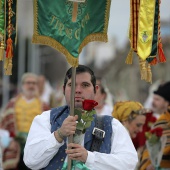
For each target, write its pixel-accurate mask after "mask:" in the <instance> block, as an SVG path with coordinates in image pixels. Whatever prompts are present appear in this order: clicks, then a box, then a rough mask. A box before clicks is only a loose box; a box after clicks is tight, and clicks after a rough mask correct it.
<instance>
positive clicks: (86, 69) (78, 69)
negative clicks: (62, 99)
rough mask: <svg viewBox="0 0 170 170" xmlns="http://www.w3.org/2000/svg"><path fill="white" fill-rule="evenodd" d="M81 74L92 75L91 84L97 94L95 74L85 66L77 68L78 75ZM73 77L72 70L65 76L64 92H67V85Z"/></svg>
mask: <svg viewBox="0 0 170 170" xmlns="http://www.w3.org/2000/svg"><path fill="white" fill-rule="evenodd" d="M80 73H89V74H90V75H91V83H92V84H93V87H94V93H96V88H95V87H96V77H95V75H94V72H93V71H92V70H91V69H90V68H89V67H87V66H85V65H78V67H76V74H80ZM71 76H72V68H70V69H69V70H68V71H67V72H66V75H65V78H64V91H65V87H66V84H67V82H68V80H69V79H70V78H71Z"/></svg>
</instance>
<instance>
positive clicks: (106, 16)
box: [103, 0, 111, 33]
mask: <svg viewBox="0 0 170 170" xmlns="http://www.w3.org/2000/svg"><path fill="white" fill-rule="evenodd" d="M110 5H111V0H107V1H106V9H105V17H104V20H105V21H104V28H103V32H104V33H107V30H108V24H109V16H110Z"/></svg>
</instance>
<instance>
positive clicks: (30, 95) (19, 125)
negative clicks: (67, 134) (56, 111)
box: [0, 73, 49, 170]
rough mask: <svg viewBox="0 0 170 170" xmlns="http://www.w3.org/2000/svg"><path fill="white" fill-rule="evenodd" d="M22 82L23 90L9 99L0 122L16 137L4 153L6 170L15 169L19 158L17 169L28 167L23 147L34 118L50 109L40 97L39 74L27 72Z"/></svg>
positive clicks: (23, 169)
mask: <svg viewBox="0 0 170 170" xmlns="http://www.w3.org/2000/svg"><path fill="white" fill-rule="evenodd" d="M21 83H22V92H21V93H20V94H18V95H17V96H16V97H14V98H12V99H11V100H10V101H9V103H8V104H7V106H6V108H5V109H4V112H3V113H2V119H1V122H0V126H1V128H3V129H6V130H8V131H9V133H10V136H11V137H12V138H13V139H14V140H12V141H11V143H10V145H9V147H8V148H7V149H6V150H5V152H4V154H3V155H4V158H3V165H4V169H5V170H6V169H15V167H16V166H17V163H18V161H19V160H20V162H19V165H18V167H17V169H18V170H26V169H28V168H27V167H26V166H25V164H24V162H23V148H24V145H25V142H26V138H27V135H28V131H29V129H30V126H31V123H32V120H33V118H34V117H35V116H36V115H38V114H40V113H41V112H42V111H44V110H48V109H49V107H48V106H47V105H46V104H44V103H42V102H41V100H40V98H39V97H38V85H37V83H38V79H37V75H35V74H33V73H25V74H24V75H23V76H22V80H21ZM16 141H17V142H16ZM18 143H19V144H20V145H19V144H18ZM20 154H21V155H20Z"/></svg>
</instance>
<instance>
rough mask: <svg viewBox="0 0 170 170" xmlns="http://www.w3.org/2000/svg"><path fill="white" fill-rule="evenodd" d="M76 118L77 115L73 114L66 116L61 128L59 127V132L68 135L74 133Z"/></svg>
mask: <svg viewBox="0 0 170 170" xmlns="http://www.w3.org/2000/svg"><path fill="white" fill-rule="evenodd" d="M77 119H78V116H77V115H75V116H68V117H67V118H66V119H65V120H64V122H63V124H62V126H61V128H60V132H61V134H62V135H63V136H65V137H66V136H70V135H73V134H75V131H76V120H77Z"/></svg>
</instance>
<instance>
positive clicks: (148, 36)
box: [137, 0, 156, 60]
mask: <svg viewBox="0 0 170 170" xmlns="http://www.w3.org/2000/svg"><path fill="white" fill-rule="evenodd" d="M155 5H156V0H141V1H140V8H139V20H138V41H137V54H138V55H139V57H140V58H141V59H142V60H146V58H147V57H149V55H150V54H151V49H152V39H153V31H154V16H155Z"/></svg>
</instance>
